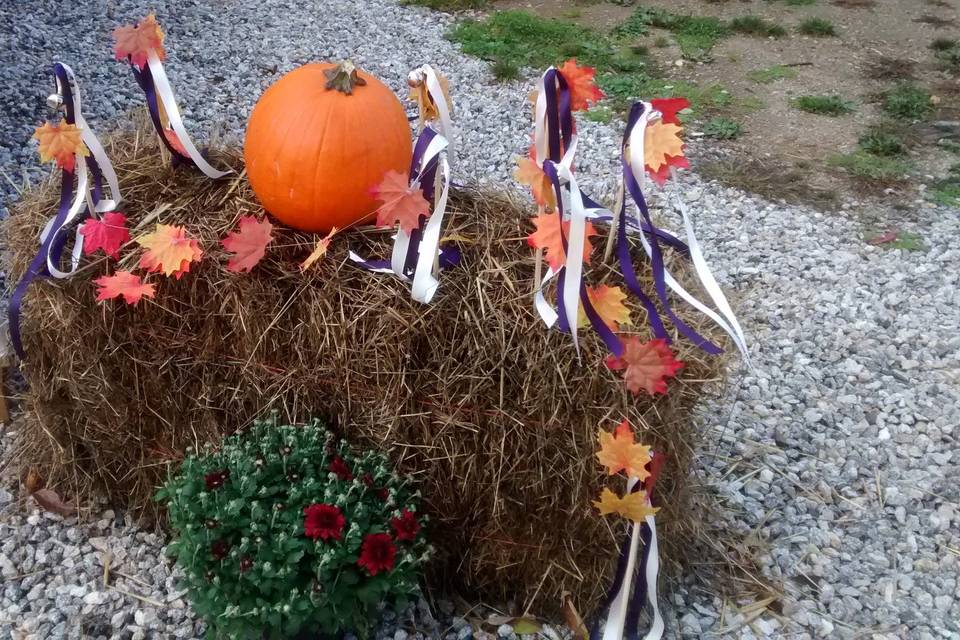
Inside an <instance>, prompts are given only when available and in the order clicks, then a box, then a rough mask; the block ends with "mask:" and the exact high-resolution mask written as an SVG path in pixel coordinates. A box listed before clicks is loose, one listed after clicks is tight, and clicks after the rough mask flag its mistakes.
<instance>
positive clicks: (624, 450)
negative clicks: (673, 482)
mask: <svg viewBox="0 0 960 640" xmlns="http://www.w3.org/2000/svg"><path fill="white" fill-rule="evenodd" d="M597 440H598V441H599V442H600V449H599V450H598V451H597V460H599V461H600V464H602V465H603V466H605V467H606V468H607V471H608V472H609V475H611V476H612V475H614V474H615V473H620V472H621V471H626V472H627V475H628V476H630V477H631V478H639V479H640V480H644V479H646V477H647V476H649V475H650V472H649V471H647V465H648V464H650V447H648V446H646V445H642V444H639V443H637V442H634V440H633V430H632V429H631V428H630V423H629V422H627V421H626V420H623V421H621V422H620V424H619V425H617V428H616V429H614V431H613V433H610V432H609V431H604V430H603V429H600V430H599V432H598V433H597Z"/></svg>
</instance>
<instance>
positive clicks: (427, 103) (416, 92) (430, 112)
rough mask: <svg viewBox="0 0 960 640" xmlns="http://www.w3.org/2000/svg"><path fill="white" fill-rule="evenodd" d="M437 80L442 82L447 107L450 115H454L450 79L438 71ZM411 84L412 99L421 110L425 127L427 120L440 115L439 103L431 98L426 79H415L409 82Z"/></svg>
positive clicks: (421, 119)
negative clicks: (435, 102)
mask: <svg viewBox="0 0 960 640" xmlns="http://www.w3.org/2000/svg"><path fill="white" fill-rule="evenodd" d="M437 80H439V82H440V91H441V92H443V97H444V98H445V99H446V101H447V109H449V110H450V112H451V113H450V115H451V116H452V115H453V113H452V112H453V102H451V100H450V81H449V80H447V77H446V76H445V75H443V74H442V73H437ZM409 85H410V100H413V101H414V102H416V103H417V107H418V109H419V111H420V126H421V127H423V124H424V123H425V122H433V121H434V120H436V119H437V118H439V117H440V111H439V110H438V109H437V105H436V104H434V102H433V100H432V99H431V98H430V92H429V91H428V90H427V82H426V80H414V81H410V82H409Z"/></svg>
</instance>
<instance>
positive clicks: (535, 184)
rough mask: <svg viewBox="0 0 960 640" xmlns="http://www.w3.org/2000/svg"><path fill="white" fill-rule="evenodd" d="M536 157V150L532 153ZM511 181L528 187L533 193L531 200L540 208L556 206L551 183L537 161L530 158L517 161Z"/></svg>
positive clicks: (555, 197)
mask: <svg viewBox="0 0 960 640" xmlns="http://www.w3.org/2000/svg"><path fill="white" fill-rule="evenodd" d="M533 153H534V155H536V150H534V151H533ZM513 179H514V180H516V181H517V182H519V183H520V184H525V185H527V186H529V187H530V191H532V192H533V199H534V200H536V201H537V204H538V205H540V206H541V207H547V208H550V209H553V208H555V207H556V206H557V196H556V194H555V193H554V191H553V183H552V182H550V178H548V177H547V174H546V173H544V171H543V169H541V168H540V165H538V164H537V161H536V160H535V159H532V158H520V159H519V160H517V168H516V169H514V170H513Z"/></svg>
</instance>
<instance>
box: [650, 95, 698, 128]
mask: <svg viewBox="0 0 960 640" xmlns="http://www.w3.org/2000/svg"><path fill="white" fill-rule="evenodd" d="M650 106H652V107H653V108H654V109H656V110H657V111H659V112H660V121H661V122H663V123H664V124H680V118H679V116H678V115H677V114H678V113H679V112H680V111H683V110H684V109H688V108H690V101H689V100H687V99H686V98H654V99H653V100H651V101H650Z"/></svg>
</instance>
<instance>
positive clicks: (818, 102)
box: [792, 96, 854, 116]
mask: <svg viewBox="0 0 960 640" xmlns="http://www.w3.org/2000/svg"><path fill="white" fill-rule="evenodd" d="M792 104H793V106H795V107H796V108H797V109H800V110H801V111H806V112H807V113H816V114H818V115H822V116H842V115H844V114H847V113H850V112H851V111H853V107H854V105H853V103H852V102H850V101H849V100H844V99H843V98H841V97H840V96H800V97H799V98H796V99H794V100H793V102H792Z"/></svg>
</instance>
